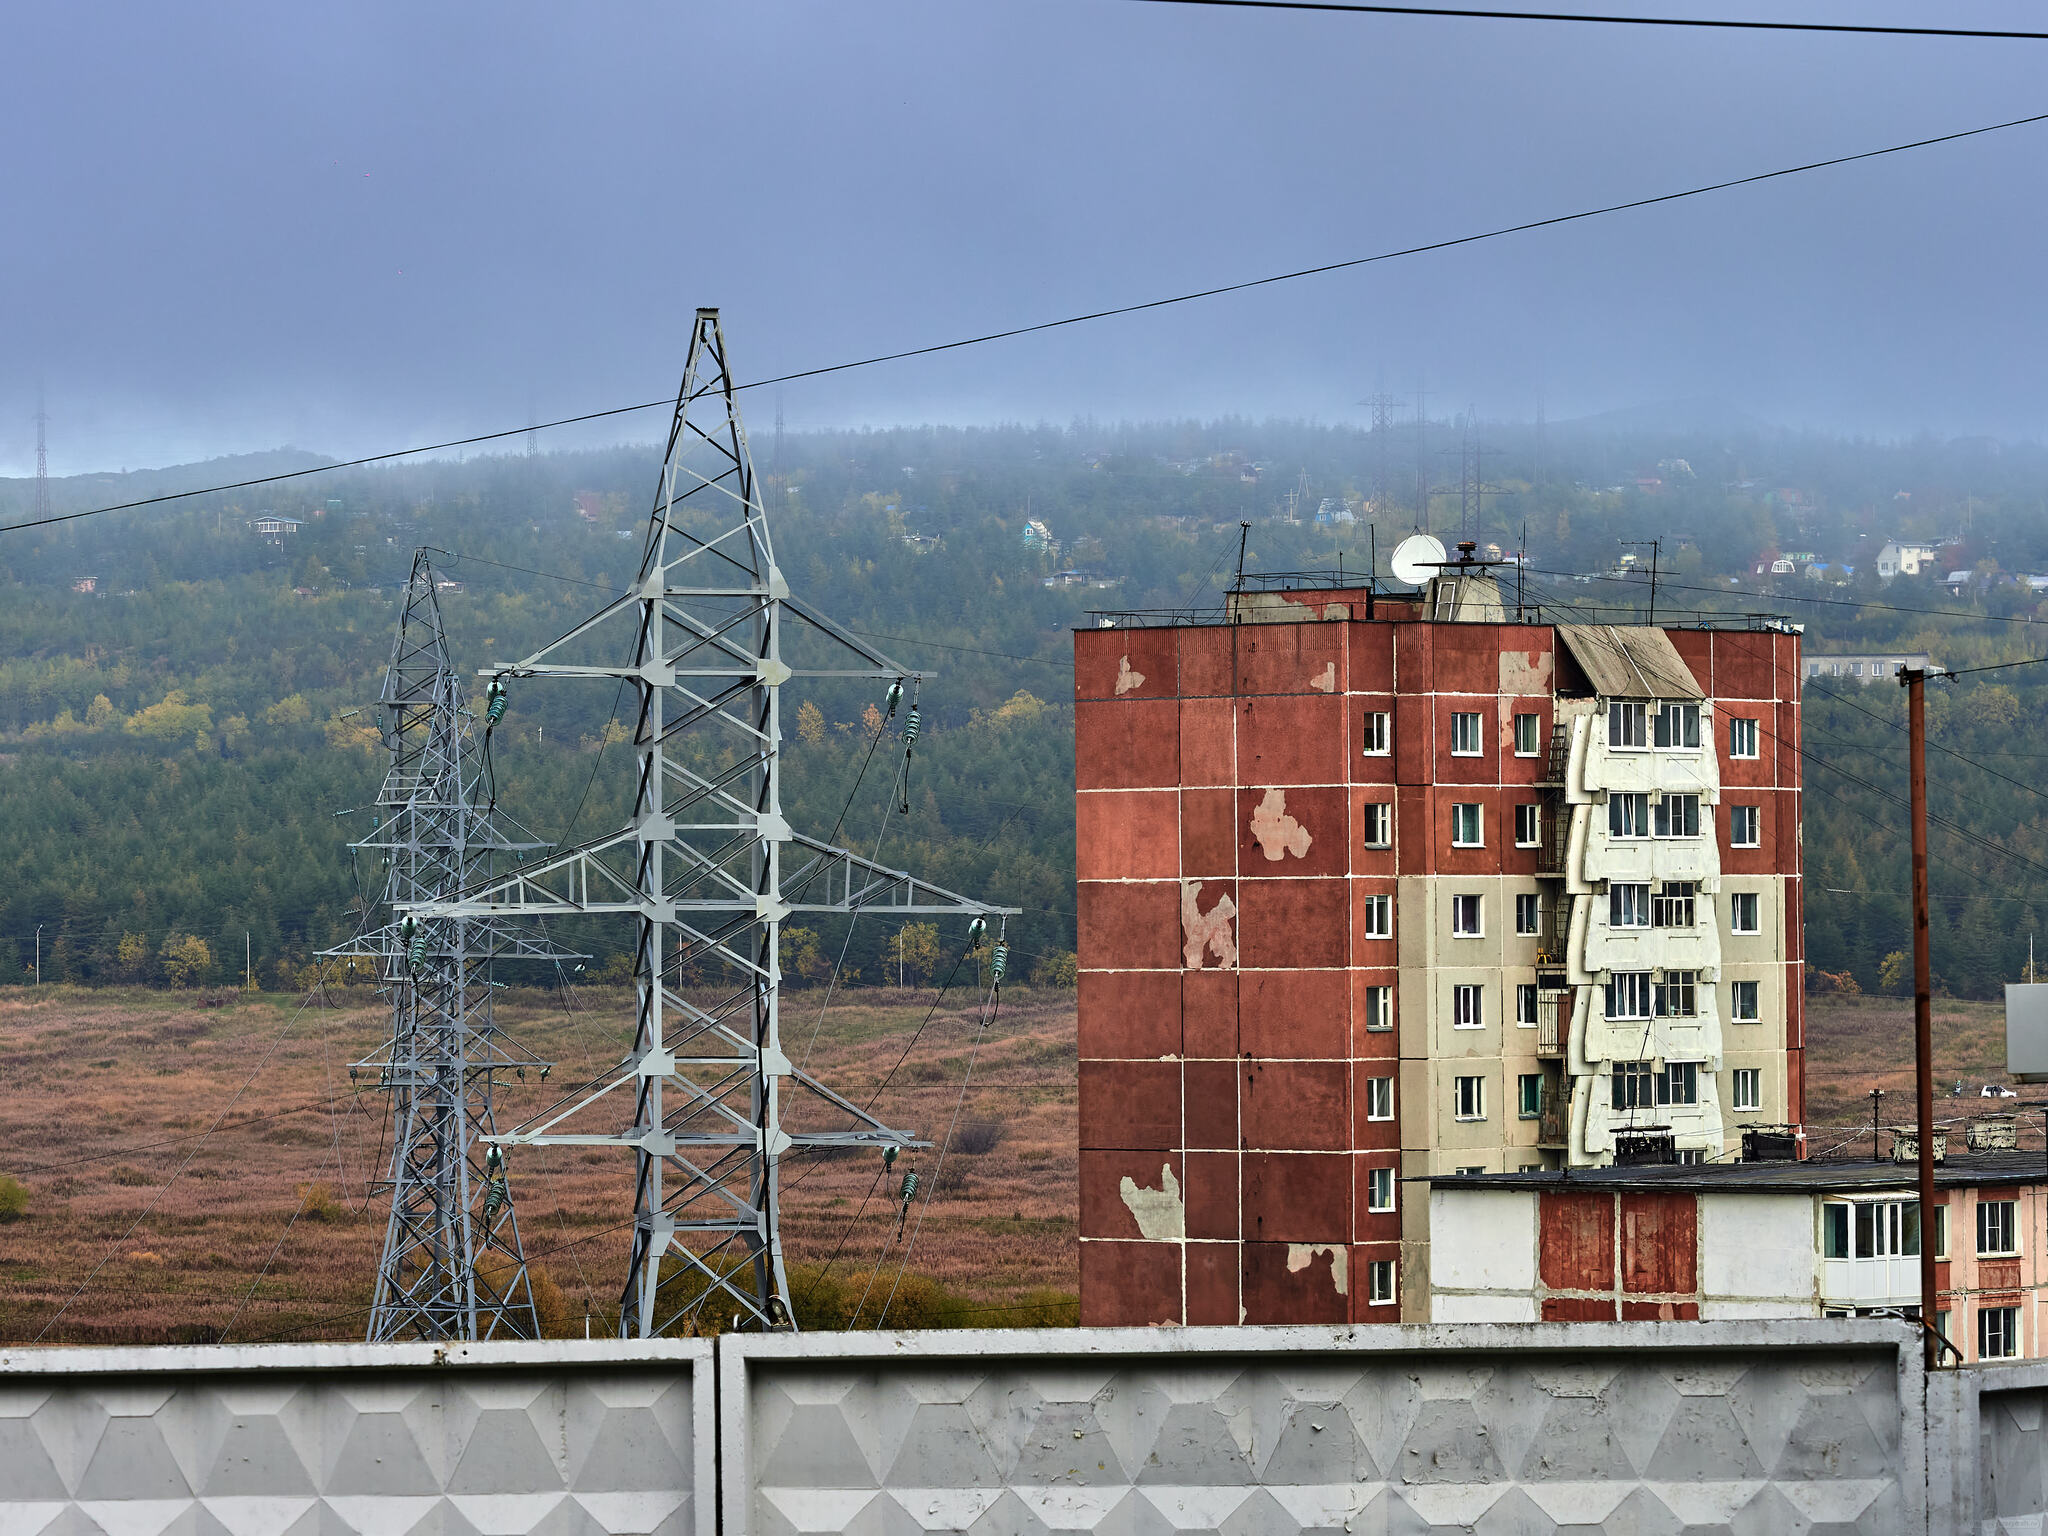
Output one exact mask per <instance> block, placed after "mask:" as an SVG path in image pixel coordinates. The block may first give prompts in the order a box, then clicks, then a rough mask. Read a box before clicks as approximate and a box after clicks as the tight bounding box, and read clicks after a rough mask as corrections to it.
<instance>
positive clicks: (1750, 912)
mask: <svg viewBox="0 0 2048 1536" xmlns="http://www.w3.org/2000/svg"><path fill="white" fill-rule="evenodd" d="M1745 916H1746V917H1747V918H1748V920H1749V921H1748V923H1747V925H1746V926H1745V924H1744V922H1743V919H1744V917H1745ZM1763 924H1764V899H1763V897H1762V896H1761V895H1760V894H1758V893H1757V892H1755V891H1730V892H1729V893H1728V931H1729V932H1730V933H1736V934H1741V935H1743V936H1744V937H1754V936H1755V935H1757V934H1760V933H1762V932H1763V931H1764V926H1763Z"/></svg>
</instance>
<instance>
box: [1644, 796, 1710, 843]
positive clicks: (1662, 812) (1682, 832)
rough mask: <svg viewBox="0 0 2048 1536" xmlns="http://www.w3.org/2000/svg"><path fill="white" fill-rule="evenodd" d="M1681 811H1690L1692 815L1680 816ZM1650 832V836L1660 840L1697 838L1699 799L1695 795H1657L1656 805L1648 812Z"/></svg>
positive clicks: (1698, 830) (1698, 831)
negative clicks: (1660, 838)
mask: <svg viewBox="0 0 2048 1536" xmlns="http://www.w3.org/2000/svg"><path fill="white" fill-rule="evenodd" d="M1681 811H1690V812H1691V813H1692V814H1691V815H1689V816H1686V815H1681V814H1679V813H1680V812H1681ZM1674 826H1675V827H1676V830H1675V831H1674V830H1673V828H1674ZM1650 830H1651V833H1652V835H1654V836H1657V837H1662V838H1681V837H1698V836H1699V835H1700V797H1699V796H1698V795H1695V794H1682V795H1681V794H1667V795H1659V796H1658V797H1657V803H1656V805H1655V806H1653V807H1652V808H1651V811H1650Z"/></svg>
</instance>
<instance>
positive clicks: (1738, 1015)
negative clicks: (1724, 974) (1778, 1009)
mask: <svg viewBox="0 0 2048 1536" xmlns="http://www.w3.org/2000/svg"><path fill="white" fill-rule="evenodd" d="M1757 988H1758V984H1757V983H1756V982H1753V981H1737V982H1731V983H1730V984H1729V987H1728V1017H1729V1018H1731V1019H1733V1020H1734V1021H1735V1022H1736V1023H1738V1024H1754V1023H1756V1022H1757V1021H1758V1020H1760V1019H1761V1018H1763V1015H1762V1014H1761V1013H1759V1012H1758V1011H1757Z"/></svg>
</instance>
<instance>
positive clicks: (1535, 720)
mask: <svg viewBox="0 0 2048 1536" xmlns="http://www.w3.org/2000/svg"><path fill="white" fill-rule="evenodd" d="M1524 720H1526V721H1528V722H1529V725H1528V730H1527V733H1526V734H1527V735H1528V737H1529V745H1528V746H1526V747H1525V746H1523V745H1522V737H1523V735H1524V731H1523V727H1522V722H1523V721H1524ZM1542 755H1543V717H1542V716H1541V715H1526V714H1519V713H1518V714H1517V715H1516V716H1515V756H1517V757H1540V756H1542Z"/></svg>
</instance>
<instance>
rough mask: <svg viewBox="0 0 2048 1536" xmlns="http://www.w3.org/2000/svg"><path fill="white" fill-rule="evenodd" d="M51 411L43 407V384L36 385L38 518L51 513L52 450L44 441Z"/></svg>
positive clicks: (40, 518)
mask: <svg viewBox="0 0 2048 1536" xmlns="http://www.w3.org/2000/svg"><path fill="white" fill-rule="evenodd" d="M49 425H50V413H49V412H48V411H46V410H44V409H43V386H42V385H41V384H38V385H36V518H37V520H38V521H40V520H42V519H43V518H46V517H48V516H49V515H50V450H49V446H48V444H47V443H46V442H45V441H44V437H45V429H46V428H48V426H49Z"/></svg>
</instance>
